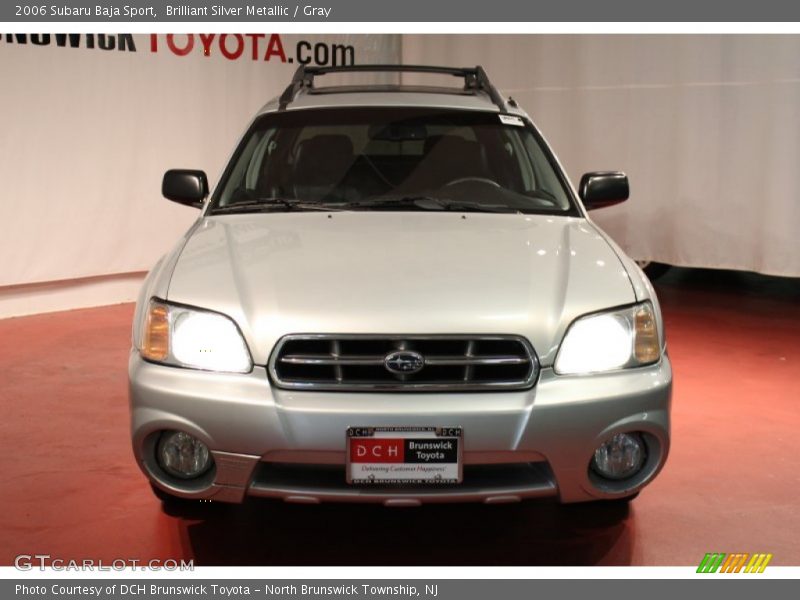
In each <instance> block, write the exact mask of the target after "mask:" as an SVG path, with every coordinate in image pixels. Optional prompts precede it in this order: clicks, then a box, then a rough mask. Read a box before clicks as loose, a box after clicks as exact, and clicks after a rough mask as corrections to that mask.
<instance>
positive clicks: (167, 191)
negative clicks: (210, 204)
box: [161, 169, 208, 208]
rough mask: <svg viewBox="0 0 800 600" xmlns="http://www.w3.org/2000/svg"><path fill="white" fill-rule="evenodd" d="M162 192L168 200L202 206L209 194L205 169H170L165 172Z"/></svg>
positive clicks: (196, 206)
mask: <svg viewBox="0 0 800 600" xmlns="http://www.w3.org/2000/svg"><path fill="white" fill-rule="evenodd" d="M161 193H162V194H163V195H164V197H165V198H166V199H167V200H172V201H173V202H178V203H179V204H186V205H187V206H194V207H195V208H202V206H203V200H204V199H205V197H206V196H208V179H207V178H206V174H205V173H204V172H203V171H191V170H189V169H170V170H169V171H167V172H166V173H164V180H163V181H162V182H161Z"/></svg>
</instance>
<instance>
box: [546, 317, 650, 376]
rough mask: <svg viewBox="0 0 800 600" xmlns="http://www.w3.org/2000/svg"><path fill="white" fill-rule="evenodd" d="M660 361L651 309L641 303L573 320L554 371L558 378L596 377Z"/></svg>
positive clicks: (562, 343)
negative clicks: (565, 376) (608, 372)
mask: <svg viewBox="0 0 800 600" xmlns="http://www.w3.org/2000/svg"><path fill="white" fill-rule="evenodd" d="M660 357H661V344H660V341H659V335H658V327H657V325H656V318H655V315H654V313H653V305H652V304H650V302H643V303H641V304H637V305H635V306H631V307H628V308H625V309H622V310H615V311H611V312H605V313H598V314H593V315H588V316H585V317H581V318H579V319H576V320H575V321H574V322H573V323H572V325H570V327H569V329H568V330H567V334H566V335H565V336H564V341H563V342H561V348H560V349H559V351H558V356H557V357H556V362H555V371H556V373H558V374H560V375H577V374H584V373H598V372H601V371H611V370H614V369H625V368H628V367H639V366H642V365H649V364H652V363H654V362H657V361H658V359H659V358H660Z"/></svg>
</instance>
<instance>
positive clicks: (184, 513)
mask: <svg viewBox="0 0 800 600" xmlns="http://www.w3.org/2000/svg"><path fill="white" fill-rule="evenodd" d="M150 488H151V489H152V490H153V494H154V495H155V497H156V498H158V499H159V500H160V501H161V507H162V508H163V509H164V512H165V513H167V514H168V515H170V516H173V517H188V518H203V517H208V516H211V515H213V514H218V513H220V512H222V511H224V510H225V507H226V506H227V504H226V503H224V502H211V501H204V500H193V499H191V498H180V497H178V496H173V495H172V494H170V493H169V492H165V491H164V490H162V489H161V488H160V487H157V486H156V485H155V484H152V483H151V484H150Z"/></svg>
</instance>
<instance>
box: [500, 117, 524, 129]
mask: <svg viewBox="0 0 800 600" xmlns="http://www.w3.org/2000/svg"><path fill="white" fill-rule="evenodd" d="M500 122H501V123H503V124H504V125H515V126H517V127H524V126H525V122H524V121H523V120H522V119H521V118H520V117H515V116H514V115H500Z"/></svg>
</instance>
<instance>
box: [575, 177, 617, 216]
mask: <svg viewBox="0 0 800 600" xmlns="http://www.w3.org/2000/svg"><path fill="white" fill-rule="evenodd" d="M578 193H579V194H580V196H581V200H583V205H584V206H585V207H586V210H594V209H596V208H604V207H606V206H613V205H614V204H619V203H620V202H625V200H627V199H628V196H629V195H630V188H629V187H628V176H627V175H625V173H620V172H619V171H595V172H592V173H586V174H585V175H584V176H583V177H581V185H580V188H579V190H578Z"/></svg>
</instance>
